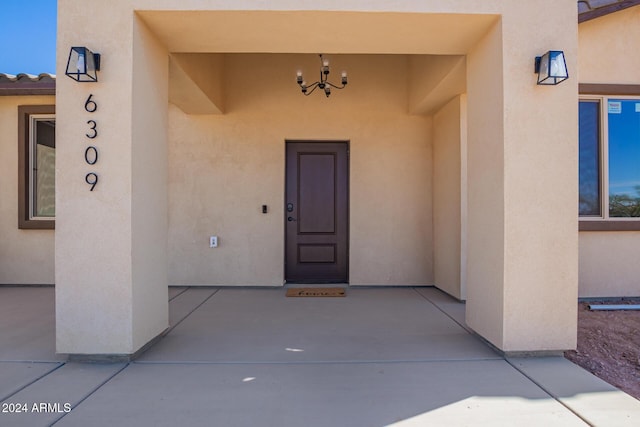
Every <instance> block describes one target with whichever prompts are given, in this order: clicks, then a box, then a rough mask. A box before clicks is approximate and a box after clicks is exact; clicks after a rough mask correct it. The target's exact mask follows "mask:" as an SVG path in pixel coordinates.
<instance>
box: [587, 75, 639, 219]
mask: <svg viewBox="0 0 640 427" xmlns="http://www.w3.org/2000/svg"><path fill="white" fill-rule="evenodd" d="M610 98H616V99H640V85H621V84H580V85H579V100H578V101H579V102H580V101H582V100H583V99H584V100H596V101H599V102H600V142H599V145H600V173H601V176H600V194H601V200H600V206H601V207H600V209H601V215H600V216H580V215H579V214H578V218H579V222H578V223H579V230H580V231H640V217H639V218H616V217H613V218H612V217H609V199H608V198H609V137H608V134H609V127H608V120H609V117H608V114H607V112H606V110H605V106H606V105H607V104H606V103H607V101H608V99H610Z"/></svg>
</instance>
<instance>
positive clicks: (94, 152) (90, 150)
mask: <svg viewBox="0 0 640 427" xmlns="http://www.w3.org/2000/svg"><path fill="white" fill-rule="evenodd" d="M84 160H85V161H86V162H87V163H88V164H90V165H95V164H96V163H98V149H97V148H96V147H94V146H93V145H90V146H88V147H87V149H86V150H84Z"/></svg>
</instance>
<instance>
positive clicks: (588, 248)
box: [579, 231, 640, 297]
mask: <svg viewBox="0 0 640 427" xmlns="http://www.w3.org/2000/svg"><path fill="white" fill-rule="evenodd" d="M638 253H640V232H638V231H617V232H600V231H597V232H581V233H580V288H579V289H580V296H581V297H615V296H640V268H639V267H638Z"/></svg>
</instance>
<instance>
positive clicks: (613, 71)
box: [578, 6, 640, 297]
mask: <svg viewBox="0 0 640 427" xmlns="http://www.w3.org/2000/svg"><path fill="white" fill-rule="evenodd" d="M578 34H579V39H578V40H579V52H580V55H579V67H580V68H579V79H580V83H602V84H635V85H638V84H640V74H639V73H638V70H640V56H639V55H637V54H636V52H638V49H640V7H638V6H636V7H632V8H629V9H626V10H623V11H620V12H616V13H613V14H610V15H606V16H604V17H601V18H598V19H594V20H591V21H587V22H584V23H582V24H580V26H579V33H578ZM638 251H640V232H633V231H620V232H606V231H598V232H586V231H583V232H580V285H579V292H580V296H581V297H614V296H638V295H640V264H638V262H637V261H636V258H637V254H638Z"/></svg>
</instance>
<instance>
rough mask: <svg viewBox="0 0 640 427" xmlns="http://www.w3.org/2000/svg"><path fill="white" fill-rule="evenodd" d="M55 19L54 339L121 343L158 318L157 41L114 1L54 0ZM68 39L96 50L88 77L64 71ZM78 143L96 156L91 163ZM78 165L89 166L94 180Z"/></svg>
mask: <svg viewBox="0 0 640 427" xmlns="http://www.w3.org/2000/svg"><path fill="white" fill-rule="evenodd" d="M87 13H88V14H89V15H86V14H87ZM89 16H90V19H89ZM58 28H59V31H58V41H57V43H58V52H59V53H60V52H65V53H60V54H59V55H58V60H57V75H58V76H60V77H59V78H58V79H57V83H56V85H57V88H56V89H57V96H56V102H57V137H58V140H59V141H65V142H67V143H65V144H63V143H60V144H59V146H58V152H57V157H56V161H57V164H56V180H57V181H56V182H57V189H56V190H57V191H56V209H57V211H56V214H57V218H56V233H55V236H56V237H55V240H56V254H55V256H56V336H57V338H56V348H57V351H58V352H60V353H72V354H131V353H134V352H135V351H137V350H138V349H139V348H140V347H141V346H143V345H144V344H146V343H147V342H148V341H150V340H151V339H152V338H154V337H155V336H157V335H158V334H160V333H161V332H162V331H163V330H164V329H166V328H167V326H168V308H167V304H168V303H167V299H168V298H167V285H168V283H167V272H166V265H167V259H166V245H167V227H166V224H167V202H166V181H167V179H166V174H167V172H166V170H167V167H166V109H167V103H168V96H167V94H168V90H167V86H168V52H167V51H166V50H165V49H164V48H163V46H162V45H160V44H159V43H158V42H157V40H156V39H155V37H154V36H153V35H152V34H151V33H150V32H149V31H148V29H146V27H145V26H144V25H143V24H141V23H139V22H138V21H137V18H136V17H135V15H134V14H133V13H132V11H131V9H130V5H128V4H127V3H125V2H117V3H92V4H91V8H87V5H86V4H85V3H84V2H78V1H75V0H60V1H59V2H58ZM78 45H86V46H87V47H89V48H91V49H93V50H94V51H96V52H99V53H101V54H102V55H103V56H102V67H101V71H100V72H99V81H98V82H97V83H77V82H75V81H73V80H71V79H69V78H67V77H66V76H65V75H64V71H65V66H66V56H67V53H66V52H68V51H69V46H78ZM134 53H135V55H134ZM90 94H92V95H93V100H94V101H95V102H96V103H97V106H98V108H97V110H96V111H95V112H94V113H89V112H87V111H85V108H84V105H85V101H86V99H87V98H88V96H89V95H90ZM90 119H91V120H95V121H96V123H97V129H98V133H99V134H98V137H97V138H96V139H94V140H89V139H88V138H86V137H85V134H86V133H87V129H88V126H87V120H90ZM89 145H93V146H96V147H97V148H98V152H99V155H100V157H99V161H98V163H96V164H95V165H93V166H91V165H88V164H87V163H86V162H85V161H84V158H83V153H84V150H85V148H86V147H87V146H89ZM88 172H95V173H96V174H97V175H98V176H99V182H98V185H97V186H96V188H95V190H94V191H89V190H90V188H89V186H88V185H87V183H86V182H85V179H84V177H85V175H86V174H87V173H88Z"/></svg>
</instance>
